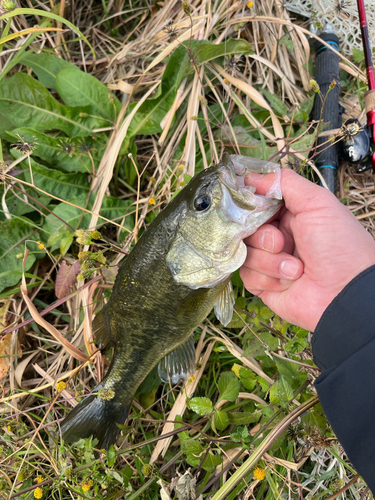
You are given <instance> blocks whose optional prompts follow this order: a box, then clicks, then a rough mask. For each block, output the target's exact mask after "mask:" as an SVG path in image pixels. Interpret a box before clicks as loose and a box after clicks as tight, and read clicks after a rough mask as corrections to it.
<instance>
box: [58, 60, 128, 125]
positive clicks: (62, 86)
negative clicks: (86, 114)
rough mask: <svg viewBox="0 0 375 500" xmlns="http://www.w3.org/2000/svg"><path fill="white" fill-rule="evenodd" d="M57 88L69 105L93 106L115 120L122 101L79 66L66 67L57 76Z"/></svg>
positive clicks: (99, 112)
mask: <svg viewBox="0 0 375 500" xmlns="http://www.w3.org/2000/svg"><path fill="white" fill-rule="evenodd" d="M56 90H57V92H58V93H59V95H60V97H61V98H62V100H63V101H64V102H65V104H66V105H68V106H91V107H92V109H93V113H95V114H98V115H99V116H102V117H103V118H106V119H107V120H109V121H111V122H113V121H115V119H116V117H117V115H118V113H119V112H120V110H121V103H120V101H119V100H118V99H117V97H115V96H114V95H113V94H112V92H110V91H109V90H108V89H107V87H106V86H105V85H104V84H103V83H101V82H100V81H99V80H98V79H97V78H95V77H93V76H92V75H89V74H88V73H84V72H83V71H80V70H79V69H78V68H73V69H65V70H63V71H60V72H59V73H58V74H57V76H56Z"/></svg>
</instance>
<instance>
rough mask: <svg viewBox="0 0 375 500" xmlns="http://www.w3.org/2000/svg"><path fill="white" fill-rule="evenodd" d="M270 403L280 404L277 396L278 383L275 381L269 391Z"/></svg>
mask: <svg viewBox="0 0 375 500" xmlns="http://www.w3.org/2000/svg"><path fill="white" fill-rule="evenodd" d="M270 403H271V404H272V405H278V404H280V396H279V381H278V380H276V382H275V383H274V384H272V386H271V389H270Z"/></svg>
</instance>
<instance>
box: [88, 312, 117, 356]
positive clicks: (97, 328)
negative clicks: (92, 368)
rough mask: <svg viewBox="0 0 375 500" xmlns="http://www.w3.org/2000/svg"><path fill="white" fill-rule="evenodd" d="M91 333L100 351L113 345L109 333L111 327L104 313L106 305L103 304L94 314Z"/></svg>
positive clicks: (112, 339)
mask: <svg viewBox="0 0 375 500" xmlns="http://www.w3.org/2000/svg"><path fill="white" fill-rule="evenodd" d="M92 333H93V335H94V338H95V341H96V344H97V346H98V347H99V349H100V350H101V351H104V350H106V349H109V348H110V347H114V345H115V342H114V338H113V336H112V335H111V327H110V323H109V321H108V318H107V314H106V306H104V307H103V309H102V310H101V311H100V312H99V313H98V314H97V315H96V316H95V318H94V321H93V322H92Z"/></svg>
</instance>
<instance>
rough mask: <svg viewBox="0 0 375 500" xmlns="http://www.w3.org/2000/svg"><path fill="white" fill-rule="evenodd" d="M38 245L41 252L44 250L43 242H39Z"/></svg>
mask: <svg viewBox="0 0 375 500" xmlns="http://www.w3.org/2000/svg"><path fill="white" fill-rule="evenodd" d="M37 245H38V248H40V249H41V250H43V248H44V243H42V242H41V241H37Z"/></svg>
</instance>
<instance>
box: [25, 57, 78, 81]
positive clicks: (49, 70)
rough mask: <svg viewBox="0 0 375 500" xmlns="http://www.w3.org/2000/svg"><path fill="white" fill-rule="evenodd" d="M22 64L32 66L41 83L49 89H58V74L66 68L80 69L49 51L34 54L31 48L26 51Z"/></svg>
mask: <svg viewBox="0 0 375 500" xmlns="http://www.w3.org/2000/svg"><path fill="white" fill-rule="evenodd" d="M20 62H21V64H24V65H25V66H28V67H29V68H31V69H32V70H33V71H34V73H35V74H36V75H37V77H38V79H39V81H40V83H41V84H42V85H44V86H45V87H46V88H47V89H56V75H57V74H58V73H60V71H63V70H64V69H78V68H77V66H75V65H74V64H72V63H70V62H68V61H65V59H62V58H61V57H58V56H55V55H53V54H48V53H47V52H41V53H40V54H34V53H33V52H31V51H30V50H29V51H28V52H25V54H24V56H23V57H22V59H21V61H20Z"/></svg>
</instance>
